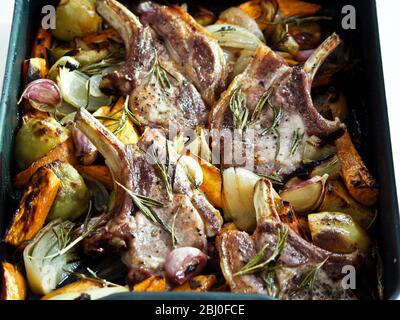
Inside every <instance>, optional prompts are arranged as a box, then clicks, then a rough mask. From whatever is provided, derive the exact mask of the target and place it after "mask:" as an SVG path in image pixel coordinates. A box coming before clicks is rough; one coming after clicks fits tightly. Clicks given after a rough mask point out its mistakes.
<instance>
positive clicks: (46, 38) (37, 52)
mask: <svg viewBox="0 0 400 320" xmlns="http://www.w3.org/2000/svg"><path fill="white" fill-rule="evenodd" d="M51 42H52V36H51V33H50V32H49V30H45V29H43V28H42V27H41V28H40V29H39V31H38V33H37V35H36V38H35V42H34V44H33V48H32V54H31V56H32V57H33V58H43V59H45V60H46V61H47V62H48V56H47V50H48V49H50V47H51Z"/></svg>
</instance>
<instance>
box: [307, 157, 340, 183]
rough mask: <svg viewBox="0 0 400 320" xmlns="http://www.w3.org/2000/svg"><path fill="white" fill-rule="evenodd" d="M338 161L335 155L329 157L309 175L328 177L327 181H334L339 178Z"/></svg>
mask: <svg viewBox="0 0 400 320" xmlns="http://www.w3.org/2000/svg"><path fill="white" fill-rule="evenodd" d="M340 169H341V166H340V161H339V159H338V157H337V155H334V156H333V157H330V158H329V159H327V160H326V161H324V162H322V163H321V164H320V165H318V166H316V167H315V168H314V169H313V170H312V171H311V173H310V176H311V177H315V176H323V175H324V174H327V175H329V178H328V179H329V180H336V179H338V178H339V176H340Z"/></svg>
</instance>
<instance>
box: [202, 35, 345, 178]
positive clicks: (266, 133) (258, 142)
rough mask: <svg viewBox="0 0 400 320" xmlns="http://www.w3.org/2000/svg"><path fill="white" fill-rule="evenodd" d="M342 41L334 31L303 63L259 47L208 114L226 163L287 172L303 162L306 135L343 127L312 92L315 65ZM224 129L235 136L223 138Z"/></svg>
mask: <svg viewBox="0 0 400 320" xmlns="http://www.w3.org/2000/svg"><path fill="white" fill-rule="evenodd" d="M339 43H340V40H339V38H338V36H337V35H335V34H334V35H332V36H331V37H330V38H328V39H327V40H326V41H325V43H323V44H322V45H321V46H320V48H318V49H317V50H316V51H315V53H314V54H313V55H312V56H311V57H310V59H309V61H307V62H306V63H305V66H304V68H300V67H294V68H291V67H289V66H288V65H287V64H286V62H285V61H284V59H283V58H282V57H280V56H279V55H278V54H276V53H275V52H273V51H272V50H270V49H269V48H268V47H266V46H262V47H259V48H258V49H257V51H256V53H255V57H254V59H253V60H252V62H251V63H250V65H249V66H248V67H247V69H246V70H245V71H244V72H243V73H242V74H240V75H238V76H237V77H236V78H235V79H234V80H233V82H232V83H231V85H230V86H229V88H228V90H227V91H226V92H225V93H224V94H223V95H222V97H221V99H220V100H219V102H218V103H217V104H216V106H215V107H214V108H213V110H212V112H211V114H210V126H211V129H212V138H213V143H212V145H213V149H214V150H218V151H219V150H220V151H221V157H222V160H221V161H222V164H223V165H224V166H225V167H229V166H247V167H248V169H249V170H252V171H255V172H256V173H259V174H264V175H275V176H277V177H284V176H286V175H288V174H290V173H291V172H293V171H294V170H295V169H296V168H298V167H299V166H300V165H301V164H302V154H303V150H304V145H305V142H306V140H307V138H308V137H310V136H312V135H315V136H317V137H319V138H324V137H327V136H329V135H331V134H332V133H334V132H335V131H338V130H339V129H341V128H342V127H343V125H342V124H341V123H340V121H339V120H338V119H336V120H335V121H328V120H326V119H325V118H323V117H322V116H321V115H320V114H319V113H318V111H317V110H316V109H315V107H314V105H313V102H312V98H311V83H312V79H313V77H314V75H315V73H316V70H317V69H318V67H319V66H320V65H321V63H322V61H323V60H324V58H325V57H326V56H327V55H328V54H329V53H330V52H331V51H332V50H333V49H334V48H336V47H337V45H338V44H339ZM246 108H247V112H248V117H247V120H246V119H245V118H244V117H243V114H244V112H246ZM235 112H237V114H238V115H237V116H235V115H234V113H235ZM240 112H242V113H241V114H240ZM243 119H244V120H243ZM241 123H242V124H243V123H245V124H244V125H243V126H240V124H241ZM238 124H239V125H238ZM224 130H227V131H228V132H229V131H231V132H232V134H231V136H232V137H233V138H232V139H230V140H227V139H226V138H225V139H224V141H222V139H221V138H220V136H221V132H223V131H224ZM233 131H234V132H233Z"/></svg>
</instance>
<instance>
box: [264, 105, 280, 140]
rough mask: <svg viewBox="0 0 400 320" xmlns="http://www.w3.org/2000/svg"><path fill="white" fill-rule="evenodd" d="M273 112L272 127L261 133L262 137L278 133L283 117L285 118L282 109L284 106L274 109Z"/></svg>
mask: <svg viewBox="0 0 400 320" xmlns="http://www.w3.org/2000/svg"><path fill="white" fill-rule="evenodd" d="M272 112H273V116H272V124H271V126H270V127H269V128H266V129H264V130H263V131H262V132H261V135H262V136H264V135H266V134H270V133H272V132H274V131H276V129H277V128H278V127H279V125H280V124H281V120H282V116H283V108H282V106H280V107H278V108H277V107H272Z"/></svg>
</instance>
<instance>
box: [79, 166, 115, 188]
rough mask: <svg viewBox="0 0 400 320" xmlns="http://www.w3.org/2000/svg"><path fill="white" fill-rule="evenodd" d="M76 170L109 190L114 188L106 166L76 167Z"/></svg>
mask: <svg viewBox="0 0 400 320" xmlns="http://www.w3.org/2000/svg"><path fill="white" fill-rule="evenodd" d="M75 168H76V170H78V172H79V173H80V174H84V175H88V176H89V177H93V178H94V179H96V180H98V181H99V182H101V183H102V184H104V186H105V187H106V188H107V189H109V190H111V189H113V187H114V184H113V179H112V176H111V173H110V170H109V169H108V167H107V166H100V165H91V166H80V165H79V166H76V167H75Z"/></svg>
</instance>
